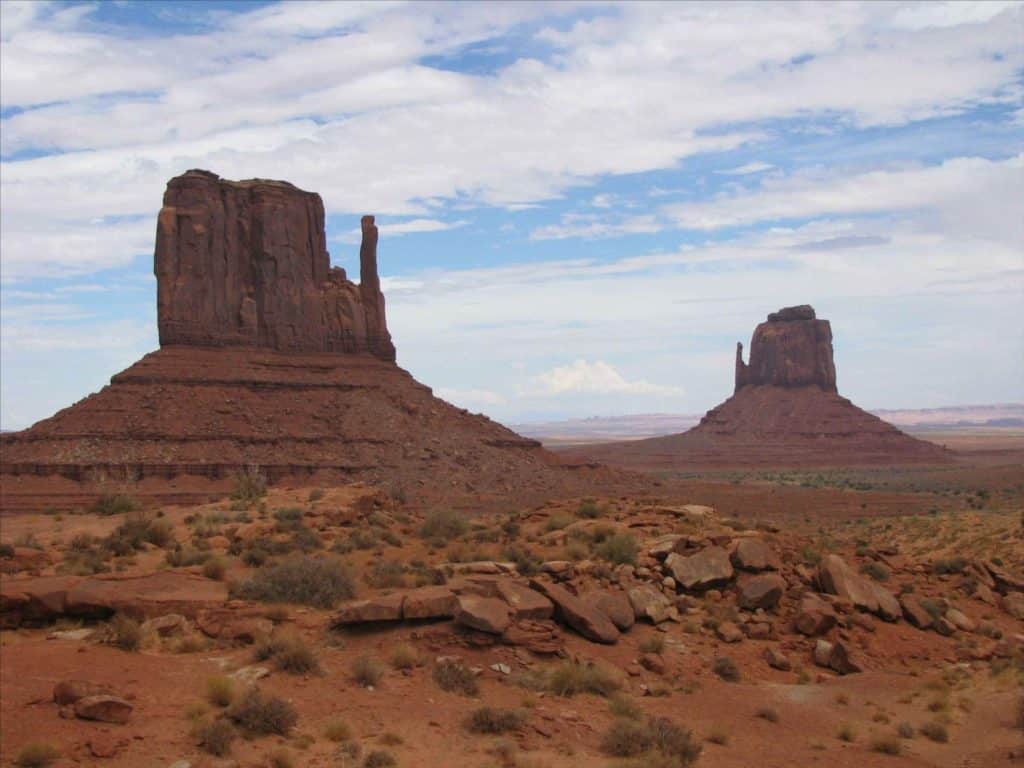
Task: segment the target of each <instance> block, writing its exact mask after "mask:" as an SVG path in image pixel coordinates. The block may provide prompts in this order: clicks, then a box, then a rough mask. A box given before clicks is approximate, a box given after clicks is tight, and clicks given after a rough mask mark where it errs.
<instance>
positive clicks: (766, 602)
mask: <svg viewBox="0 0 1024 768" xmlns="http://www.w3.org/2000/svg"><path fill="white" fill-rule="evenodd" d="M785 591H786V580H785V579H783V578H782V577H781V576H779V575H778V574H776V573H764V574H760V575H758V576H751V577H749V578H745V579H741V580H740V582H739V584H738V585H737V592H736V603H737V605H739V607H740V608H745V609H747V610H748V611H753V610H756V609H757V608H762V609H764V610H766V611H770V610H772V609H773V608H775V606H776V605H778V604H779V600H781V599H782V594H783V592H785Z"/></svg>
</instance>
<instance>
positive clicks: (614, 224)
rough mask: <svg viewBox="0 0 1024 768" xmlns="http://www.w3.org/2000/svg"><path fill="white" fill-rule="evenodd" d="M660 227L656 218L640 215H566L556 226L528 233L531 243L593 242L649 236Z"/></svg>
mask: <svg viewBox="0 0 1024 768" xmlns="http://www.w3.org/2000/svg"><path fill="white" fill-rule="evenodd" d="M663 228H664V227H663V225H662V224H660V223H659V222H658V219H657V217H656V216H653V215H649V214H644V215H639V216H627V217H607V216H603V215H596V214H581V213H566V214H563V215H562V217H561V220H560V223H558V224H549V225H547V226H544V227H537V228H536V229H535V230H533V231H532V232H531V233H530V239H531V240H565V239H566V238H570V237H581V238H584V239H587V240H594V239H598V238H603V237H620V236H622V235H636V234H650V233H652V232H659V231H660V230H662V229H663Z"/></svg>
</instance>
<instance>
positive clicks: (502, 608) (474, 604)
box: [455, 595, 512, 635]
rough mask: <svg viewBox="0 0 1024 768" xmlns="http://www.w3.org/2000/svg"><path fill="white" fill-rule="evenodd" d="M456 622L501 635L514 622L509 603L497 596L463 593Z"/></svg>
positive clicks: (456, 613)
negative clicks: (478, 595)
mask: <svg viewBox="0 0 1024 768" xmlns="http://www.w3.org/2000/svg"><path fill="white" fill-rule="evenodd" d="M455 622H456V623H457V624H461V625H462V626H464V627H469V628H470V629H477V630H479V631H481V632H487V633H488V634H491V635H500V634H501V633H502V632H504V631H505V630H506V629H508V626H509V624H511V623H512V618H511V616H510V610H509V606H508V604H507V603H506V602H505V601H504V600H499V599H498V598H496V597H477V596H475V595H462V596H461V597H459V608H458V610H457V611H456V612H455Z"/></svg>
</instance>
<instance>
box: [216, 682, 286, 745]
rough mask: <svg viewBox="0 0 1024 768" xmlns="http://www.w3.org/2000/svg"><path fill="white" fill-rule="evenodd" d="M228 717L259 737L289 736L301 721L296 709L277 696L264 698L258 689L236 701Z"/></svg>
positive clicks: (251, 690)
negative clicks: (271, 734) (265, 735)
mask: <svg viewBox="0 0 1024 768" xmlns="http://www.w3.org/2000/svg"><path fill="white" fill-rule="evenodd" d="M227 715H228V717H229V718H230V719H231V721H232V722H233V723H235V725H237V726H238V727H240V728H242V729H244V730H246V731H248V732H249V733H252V734H258V735H263V734H270V733H276V734H278V735H279V736H287V735H288V733H289V732H290V731H291V729H292V728H294V727H295V724H296V723H297V722H298V721H299V714H298V712H296V711H295V707H293V706H292V705H291V704H289V703H288V702H287V701H285V700H284V699H280V698H278V697H277V696H264V695H263V694H262V693H261V692H260V689H259V688H256V687H253V688H250V689H249V690H248V691H246V692H245V693H244V694H243V695H242V696H241V697H239V698H238V699H236V700H235V702H234V704H232V705H231V706H230V707H229V708H228V710H227Z"/></svg>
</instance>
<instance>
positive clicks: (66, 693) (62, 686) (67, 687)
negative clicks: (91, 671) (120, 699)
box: [53, 680, 114, 706]
mask: <svg viewBox="0 0 1024 768" xmlns="http://www.w3.org/2000/svg"><path fill="white" fill-rule="evenodd" d="M113 693H114V691H113V690H112V689H111V688H109V687H107V686H105V685H101V684H99V683H93V682H90V681H89V680H61V681H60V682H59V683H57V685H55V686H54V687H53V700H54V701H55V702H56V703H57V704H60V705H61V706H65V705H67V704H74V703H75V702H76V701H78V700H79V699H84V698H85V697H86V696H99V695H101V694H113Z"/></svg>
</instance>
